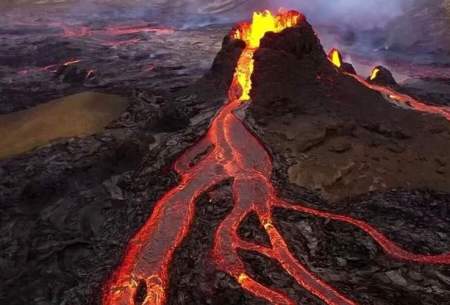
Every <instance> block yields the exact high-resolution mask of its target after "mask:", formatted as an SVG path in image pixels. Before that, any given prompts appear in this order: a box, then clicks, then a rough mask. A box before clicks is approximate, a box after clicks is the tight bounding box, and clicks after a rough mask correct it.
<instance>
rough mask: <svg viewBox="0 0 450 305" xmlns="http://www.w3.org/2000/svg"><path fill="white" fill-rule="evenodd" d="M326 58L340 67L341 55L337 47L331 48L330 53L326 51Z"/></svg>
mask: <svg viewBox="0 0 450 305" xmlns="http://www.w3.org/2000/svg"><path fill="white" fill-rule="evenodd" d="M328 59H329V60H330V61H331V62H332V63H333V65H335V66H336V67H338V68H340V67H341V66H342V56H341V53H340V52H339V50H338V49H331V51H330V53H328Z"/></svg>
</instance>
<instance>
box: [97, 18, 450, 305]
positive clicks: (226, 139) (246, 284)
mask: <svg viewBox="0 0 450 305" xmlns="http://www.w3.org/2000/svg"><path fill="white" fill-rule="evenodd" d="M302 22H305V19H304V16H303V15H301V14H299V13H296V12H285V13H280V14H279V15H276V16H273V15H272V14H271V13H269V12H263V13H255V14H254V16H253V23H251V24H247V23H245V24H241V25H240V26H239V28H237V29H236V30H235V31H234V33H233V34H232V37H233V38H234V39H241V40H243V41H244V42H246V45H247V47H246V48H245V50H244V51H243V53H242V55H241V57H240V59H239V61H238V66H237V68H236V73H235V75H234V79H233V81H232V85H231V88H230V91H229V101H228V102H227V104H226V105H224V106H223V108H222V109H221V110H220V112H219V113H218V114H217V116H216V117H215V119H214V120H213V122H212V124H211V127H210V129H209V131H208V133H207V135H206V136H205V137H204V138H203V139H201V140H200V141H199V142H198V143H197V144H195V145H194V146H193V147H192V148H190V149H189V150H187V151H186V152H185V153H184V154H182V155H181V156H180V157H179V159H178V160H177V161H176V163H175V165H174V169H175V171H176V172H177V173H178V174H179V175H180V183H179V185H178V186H176V187H175V188H173V189H172V190H170V191H169V192H168V193H166V194H165V195H164V196H163V197H162V198H161V199H160V200H159V201H158V202H157V203H156V205H155V208H154V211H153V213H152V215H151V216H150V218H149V219H148V220H147V222H146V223H145V224H144V226H143V227H142V228H141V229H140V230H139V231H138V232H137V234H136V235H135V236H134V237H133V238H132V240H131V241H130V242H129V245H128V248H127V250H126V253H125V256H124V258H123V261H122V263H121V265H120V266H119V267H118V269H117V270H116V272H115V273H114V274H113V276H112V278H111V279H110V281H109V282H108V283H107V285H106V286H105V291H104V296H103V304H104V305H140V304H142V305H162V304H165V303H166V302H167V291H168V283H169V272H168V269H169V265H170V263H171V261H172V258H173V255H174V252H175V250H176V248H177V247H179V245H180V243H181V242H182V240H183V239H184V238H185V237H186V235H187V234H188V232H189V229H190V226H191V224H192V221H193V217H194V210H195V203H196V200H197V199H198V197H199V196H200V195H201V194H202V193H204V192H205V191H207V190H208V189H210V188H212V187H213V186H215V185H217V184H218V183H220V182H223V181H224V180H230V179H232V181H233V182H232V191H233V199H234V206H233V209H232V211H231V212H230V213H229V214H228V216H227V217H226V219H225V220H224V221H223V222H222V223H221V224H220V226H219V227H218V229H217V231H216V232H215V239H214V245H213V249H212V259H213V260H214V262H215V263H216V266H217V268H218V269H220V270H222V271H224V272H226V273H228V274H229V275H231V276H232V277H233V278H235V279H236V281H237V282H238V283H239V284H240V285H241V286H242V287H243V288H244V289H246V290H247V291H248V292H250V293H252V294H254V295H255V296H257V297H260V298H262V299H265V300H267V301H269V302H271V303H273V304H292V305H293V304H295V302H294V301H293V300H292V299H290V298H289V297H288V296H287V295H286V294H284V293H282V292H280V291H277V290H274V289H272V288H270V287H266V286H264V285H263V284H261V283H259V282H257V281H256V280H255V279H253V278H251V276H250V275H248V274H247V273H246V270H245V267H244V264H243V262H242V260H241V258H240V256H239V255H238V250H239V249H244V250H251V251H257V252H259V253H261V254H263V255H265V256H267V257H269V258H271V259H273V260H276V261H278V262H279V263H280V264H281V266H282V267H283V268H284V270H285V271H286V272H288V273H289V274H290V275H291V276H292V278H293V279H295V281H296V282H297V283H298V284H299V285H300V286H302V287H304V288H305V289H306V290H307V291H309V292H310V293H311V294H312V295H314V296H316V297H317V298H319V299H320V300H322V301H323V302H324V303H326V304H328V305H354V304H356V303H355V302H354V301H353V300H350V299H349V298H347V297H346V296H344V295H343V294H341V293H339V292H338V291H336V290H335V289H334V288H333V287H331V286H330V285H328V284H327V283H325V282H324V281H323V280H321V279H319V278H318V277H317V276H316V275H314V274H313V273H312V272H310V271H309V270H308V269H307V268H306V266H304V265H302V264H301V263H299V262H298V261H297V260H296V259H295V257H294V256H293V255H292V254H291V253H290V252H289V250H288V247H287V245H286V242H285V241H284V239H283V237H282V234H281V233H280V232H279V231H278V229H277V228H276V227H275V226H274V225H273V222H272V209H273V208H274V207H281V208H287V209H293V210H296V211H298V212H301V213H306V214H310V215H314V216H317V217H321V218H327V219H332V220H336V221H341V222H345V223H349V224H352V225H354V226H356V227H358V228H359V229H361V230H363V231H365V232H366V233H367V234H368V235H370V236H371V237H372V238H373V239H374V240H375V241H376V242H377V243H378V244H379V245H380V247H381V248H382V249H384V251H385V252H386V253H387V254H389V255H391V256H393V257H394V258H397V259H403V260H409V261H414V262H418V263H430V264H450V254H443V255H436V256H425V255H416V254H413V253H410V252H408V251H406V250H404V249H402V248H400V247H399V246H397V245H396V244H394V243H393V242H392V241H390V240H389V239H388V238H386V237H385V236H384V235H383V234H382V233H381V232H379V231H378V230H377V229H375V228H374V227H372V226H370V225H369V224H367V223H365V222H363V221H361V220H358V219H353V218H351V217H348V216H343V215H337V214H333V213H329V212H323V211H319V210H315V209H312V208H307V207H305V206H302V205H299V204H291V203H288V202H286V201H284V200H282V199H280V198H278V197H277V194H276V191H275V189H274V187H273V185H272V183H271V173H272V161H271V158H270V155H269V153H268V152H267V151H266V150H265V148H264V147H263V146H262V144H261V143H260V142H259V140H258V139H257V138H256V137H255V136H254V135H253V134H252V133H251V132H250V131H249V130H247V128H246V127H245V126H244V124H243V123H242V122H241V121H240V120H239V119H238V118H237V117H236V116H235V114H234V111H235V110H237V109H238V108H240V107H241V106H242V102H244V101H248V100H249V99H250V89H251V75H252V71H253V54H254V52H255V50H256V49H257V48H258V47H259V42H260V40H261V38H262V37H263V36H264V34H265V33H266V32H269V31H273V32H280V31H282V30H284V29H285V28H288V27H295V26H297V25H299V24H301V23H302ZM210 147H213V149H211V150H210V149H209V148H210ZM205 152H208V153H207V154H206V153H205ZM199 156H203V159H201V160H200V161H198V162H196V163H195V162H193V160H196V159H197V158H198V157H199ZM193 163H195V164H193ZM253 212H254V213H256V214H257V215H258V217H259V220H260V221H261V223H262V224H263V226H264V228H265V230H266V232H267V234H268V236H269V238H270V243H271V246H270V247H266V246H262V245H258V244H254V243H250V242H246V241H244V240H242V239H240V238H239V236H238V234H237V229H238V227H239V225H240V223H241V222H242V221H243V220H244V219H245V218H246V216H247V215H248V214H249V213H253ZM142 295H144V297H142Z"/></svg>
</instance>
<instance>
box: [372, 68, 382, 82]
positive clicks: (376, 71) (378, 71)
mask: <svg viewBox="0 0 450 305" xmlns="http://www.w3.org/2000/svg"><path fill="white" fill-rule="evenodd" d="M378 73H380V69H378V68H375V69H373V70H372V73H371V74H370V80H374V79H375V78H377V76H378Z"/></svg>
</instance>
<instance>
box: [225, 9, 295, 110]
mask: <svg viewBox="0 0 450 305" xmlns="http://www.w3.org/2000/svg"><path fill="white" fill-rule="evenodd" d="M301 18H302V16H301V15H300V14H298V13H297V12H292V11H291V12H286V13H284V14H280V15H276V16H274V15H272V13H271V12H269V11H264V12H255V13H253V19H252V22H251V23H243V24H241V25H240V26H239V27H238V28H237V29H236V30H235V32H234V33H233V35H232V36H233V38H234V39H240V40H243V41H244V42H245V44H246V48H245V50H244V52H243V53H242V55H241V57H240V59H239V61H238V63H237V68H236V75H235V80H236V81H237V82H238V83H239V85H240V87H241V95H240V97H239V100H241V101H242V102H244V101H248V100H249V99H250V90H251V88H252V80H251V76H252V74H253V66H254V60H253V54H254V53H255V51H256V50H257V49H258V48H259V44H260V41H261V39H262V38H263V37H264V35H265V34H266V33H267V32H274V33H279V32H281V31H283V30H284V29H286V28H289V27H293V26H295V25H297V24H298V23H299V22H300V19H301Z"/></svg>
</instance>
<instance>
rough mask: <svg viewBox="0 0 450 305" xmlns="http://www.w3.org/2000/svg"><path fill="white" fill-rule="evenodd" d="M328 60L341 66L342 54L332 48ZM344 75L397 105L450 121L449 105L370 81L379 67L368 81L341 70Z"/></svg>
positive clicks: (378, 72) (378, 70)
mask: <svg viewBox="0 0 450 305" xmlns="http://www.w3.org/2000/svg"><path fill="white" fill-rule="evenodd" d="M328 58H329V60H330V61H331V62H332V63H333V64H334V65H335V66H336V67H337V68H341V67H342V63H343V62H342V55H341V53H340V52H339V51H338V50H337V49H332V50H331V51H330V53H329V55H328ZM343 73H345V74H346V75H348V76H350V77H353V78H354V79H356V80H357V81H358V82H360V83H361V84H362V85H364V86H366V87H367V88H369V89H371V90H374V91H377V92H379V93H381V94H382V95H384V96H386V97H387V98H388V99H389V100H390V101H391V102H392V103H394V104H397V105H399V106H402V107H405V108H409V109H412V110H416V111H420V112H425V113H431V114H437V115H440V116H442V117H444V118H445V119H447V120H448V121H450V107H448V106H434V105H429V104H427V103H424V102H422V101H419V100H417V99H415V98H413V97H411V96H409V95H407V94H402V93H400V92H397V91H396V90H394V89H392V88H389V87H386V86H380V85H377V84H374V83H372V81H374V80H376V79H377V77H378V75H379V74H380V69H379V68H374V69H373V70H372V73H371V75H370V77H369V80H370V82H369V81H367V80H365V79H364V78H362V77H361V76H359V75H356V74H352V73H347V72H345V71H343Z"/></svg>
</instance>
